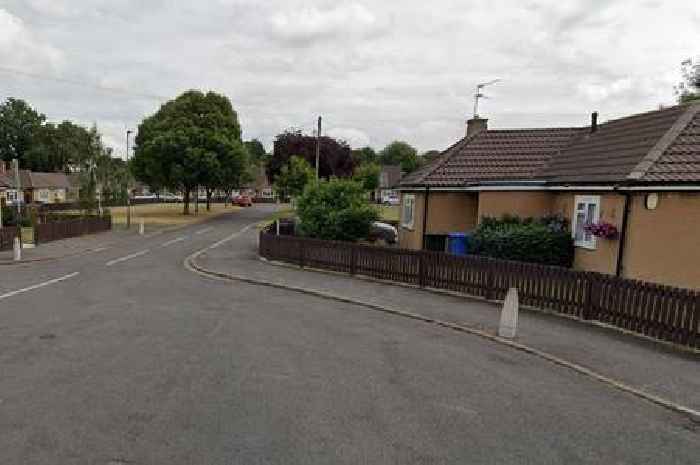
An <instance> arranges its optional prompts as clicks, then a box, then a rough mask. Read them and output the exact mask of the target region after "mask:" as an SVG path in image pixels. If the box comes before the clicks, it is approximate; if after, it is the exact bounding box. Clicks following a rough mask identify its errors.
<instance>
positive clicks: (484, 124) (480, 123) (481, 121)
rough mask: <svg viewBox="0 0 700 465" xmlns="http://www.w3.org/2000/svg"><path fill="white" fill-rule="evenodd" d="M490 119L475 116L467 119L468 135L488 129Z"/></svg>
mask: <svg viewBox="0 0 700 465" xmlns="http://www.w3.org/2000/svg"><path fill="white" fill-rule="evenodd" d="M488 122H489V120H488V119H486V118H479V117H474V118H472V119H470V120H468V121H467V137H469V136H471V135H474V134H477V133H479V132H481V131H486V130H487V129H488Z"/></svg>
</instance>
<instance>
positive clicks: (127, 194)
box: [126, 129, 132, 229]
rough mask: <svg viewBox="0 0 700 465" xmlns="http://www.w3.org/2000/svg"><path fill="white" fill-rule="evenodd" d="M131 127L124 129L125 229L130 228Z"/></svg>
mask: <svg viewBox="0 0 700 465" xmlns="http://www.w3.org/2000/svg"><path fill="white" fill-rule="evenodd" d="M131 133H132V131H131V129H129V130H127V131H126V168H127V176H126V229H130V228H131V175H130V174H129V137H131Z"/></svg>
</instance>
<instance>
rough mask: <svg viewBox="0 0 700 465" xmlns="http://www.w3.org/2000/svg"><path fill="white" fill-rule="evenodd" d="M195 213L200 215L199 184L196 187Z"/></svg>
mask: <svg viewBox="0 0 700 465" xmlns="http://www.w3.org/2000/svg"><path fill="white" fill-rule="evenodd" d="M194 214H195V215H199V186H195V188H194Z"/></svg>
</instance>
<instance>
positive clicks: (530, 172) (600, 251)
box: [399, 104, 700, 288]
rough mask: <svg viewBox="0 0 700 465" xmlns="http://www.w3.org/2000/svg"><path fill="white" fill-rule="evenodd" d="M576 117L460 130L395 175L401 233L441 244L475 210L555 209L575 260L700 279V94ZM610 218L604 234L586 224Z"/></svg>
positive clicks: (413, 240) (464, 227)
mask: <svg viewBox="0 0 700 465" xmlns="http://www.w3.org/2000/svg"><path fill="white" fill-rule="evenodd" d="M597 117H598V115H597V113H594V114H593V115H592V118H591V125H590V126H588V127H576V128H541V129H516V130H491V129H488V127H487V120H485V119H481V118H475V119H472V120H470V121H468V122H467V130H466V137H465V138H463V139H462V140H460V141H458V142H457V143H456V144H454V145H453V146H452V147H450V148H448V149H447V150H445V151H444V152H443V153H442V154H441V155H440V157H438V158H437V159H436V160H435V161H434V162H433V163H431V164H429V165H427V166H425V167H423V168H422V169H420V170H419V171H417V172H414V173H412V174H411V175H409V176H407V177H406V178H404V179H403V180H402V181H401V184H400V191H401V202H402V203H401V205H402V208H401V227H400V231H399V243H400V245H401V246H402V247H405V248H410V249H421V248H423V249H437V250H444V243H445V237H446V235H447V234H448V233H450V232H469V231H472V230H474V229H475V228H476V226H477V225H478V223H479V222H480V221H481V218H483V217H500V216H502V215H504V214H511V215H519V216H521V217H529V216H533V217H537V216H544V215H551V214H559V215H562V216H564V217H565V218H567V219H568V220H569V222H570V225H571V230H572V232H571V234H572V236H573V239H574V242H575V245H576V252H575V259H574V268H576V269H579V270H590V271H597V272H602V273H607V274H613V275H618V276H623V277H626V278H632V279H641V280H645V281H651V282H657V283H663V284H669V285H675V286H681V287H689V288H700V266H698V264H700V104H687V105H680V106H674V107H669V108H664V109H660V110H656V111H651V112H648V113H643V114H638V115H633V116H628V117H624V118H621V119H616V120H611V121H608V122H606V123H603V124H598V118H597ZM601 223H608V224H610V225H612V226H614V227H615V228H616V229H617V231H619V233H618V234H617V235H615V236H614V237H610V238H607V239H605V238H601V237H596V236H595V235H593V234H591V232H589V230H588V229H589V228H586V225H589V224H601Z"/></svg>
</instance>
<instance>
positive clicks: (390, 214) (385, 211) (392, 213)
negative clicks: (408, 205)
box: [379, 205, 400, 222]
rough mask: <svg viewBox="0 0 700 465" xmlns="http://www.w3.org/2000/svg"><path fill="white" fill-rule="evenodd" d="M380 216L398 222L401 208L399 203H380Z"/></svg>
mask: <svg viewBox="0 0 700 465" xmlns="http://www.w3.org/2000/svg"><path fill="white" fill-rule="evenodd" d="M379 217H380V218H381V219H382V220H384V221H392V222H398V221H399V217H400V209H399V206H398V205H379Z"/></svg>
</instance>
